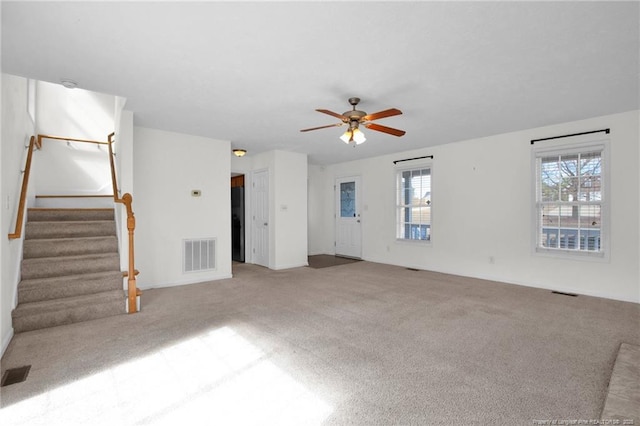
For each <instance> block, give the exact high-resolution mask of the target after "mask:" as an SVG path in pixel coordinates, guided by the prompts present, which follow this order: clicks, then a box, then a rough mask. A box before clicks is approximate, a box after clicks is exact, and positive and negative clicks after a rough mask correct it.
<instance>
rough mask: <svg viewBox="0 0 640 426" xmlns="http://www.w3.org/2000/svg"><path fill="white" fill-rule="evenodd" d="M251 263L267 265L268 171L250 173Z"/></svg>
mask: <svg viewBox="0 0 640 426" xmlns="http://www.w3.org/2000/svg"><path fill="white" fill-rule="evenodd" d="M251 189H252V191H251V192H252V194H253V197H252V203H251V204H252V206H251V208H252V210H253V215H252V218H253V227H252V229H253V263H255V264H257V265H262V266H266V267H269V171H268V170H261V171H258V172H253V175H252V187H251Z"/></svg>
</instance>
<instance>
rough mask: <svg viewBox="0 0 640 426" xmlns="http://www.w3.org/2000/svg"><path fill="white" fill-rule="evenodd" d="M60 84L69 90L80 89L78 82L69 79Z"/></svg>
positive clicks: (61, 81) (64, 79)
mask: <svg viewBox="0 0 640 426" xmlns="http://www.w3.org/2000/svg"><path fill="white" fill-rule="evenodd" d="M60 83H62V85H63V86H64V87H66V88H67V89H75V88H76V87H78V83H77V82H75V81H73V80H70V79H68V78H63V79H62V80H60Z"/></svg>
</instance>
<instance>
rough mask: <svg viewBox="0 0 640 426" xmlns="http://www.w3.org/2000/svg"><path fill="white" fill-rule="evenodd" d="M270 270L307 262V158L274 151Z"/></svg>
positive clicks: (302, 264) (292, 153) (302, 155)
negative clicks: (272, 234) (271, 264)
mask: <svg viewBox="0 0 640 426" xmlns="http://www.w3.org/2000/svg"><path fill="white" fill-rule="evenodd" d="M274 170H275V173H274V193H273V197H272V198H273V211H274V216H273V218H272V219H271V222H272V223H273V227H272V228H274V240H275V247H274V250H275V251H274V254H275V256H274V259H273V269H287V268H295V267H298V266H305V265H307V264H308V262H307V250H308V242H307V175H308V172H307V156H306V154H298V153H295V152H285V151H275V169H274Z"/></svg>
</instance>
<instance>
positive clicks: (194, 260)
mask: <svg viewBox="0 0 640 426" xmlns="http://www.w3.org/2000/svg"><path fill="white" fill-rule="evenodd" d="M182 253H183V255H182V270H183V271H184V272H198V271H210V270H213V269H216V239H215V238H203V239H195V240H184V246H183V249H182Z"/></svg>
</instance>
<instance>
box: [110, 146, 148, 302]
mask: <svg viewBox="0 0 640 426" xmlns="http://www.w3.org/2000/svg"><path fill="white" fill-rule="evenodd" d="M114 136H115V133H111V134H109V136H108V137H107V140H108V142H107V144H108V145H109V164H110V165H111V185H112V186H113V201H114V202H116V203H121V204H124V206H125V208H126V209H127V231H128V233H129V265H128V271H127V276H126V277H127V290H128V296H127V299H128V302H129V303H128V305H129V313H130V314H133V313H135V312H137V311H138V304H137V303H136V297H137V296H139V295H140V294H141V291H140V290H139V289H138V288H137V286H136V275H138V273H139V272H138V270H136V268H135V259H134V245H133V240H134V232H135V229H136V218H135V216H134V214H133V208H132V207H131V204H132V203H133V196H132V195H131V194H129V193H128V192H127V193H126V194H124V195H123V196H122V198H120V197H119V196H118V194H119V192H118V181H117V180H116V165H115V162H114V160H113V147H112V146H111V145H112V144H113V137H114Z"/></svg>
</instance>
